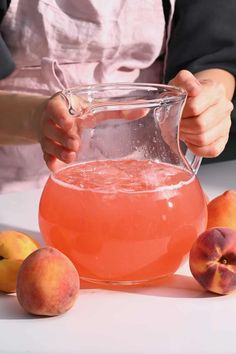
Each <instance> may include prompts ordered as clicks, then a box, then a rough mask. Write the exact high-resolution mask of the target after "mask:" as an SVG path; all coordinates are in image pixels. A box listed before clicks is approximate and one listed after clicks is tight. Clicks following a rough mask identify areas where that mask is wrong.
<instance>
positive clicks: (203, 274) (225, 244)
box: [189, 227, 236, 295]
mask: <svg viewBox="0 0 236 354" xmlns="http://www.w3.org/2000/svg"><path fill="white" fill-rule="evenodd" d="M189 265H190V270H191V273H192V275H193V277H194V278H195V279H196V280H197V281H198V282H199V283H200V284H201V285H202V286H203V288H205V289H206V290H209V291H211V292H214V293H217V294H222V295H223V294H229V293H231V292H233V291H235V290H236V230H234V229H231V228H223V227H218V228H211V229H207V230H206V231H205V232H203V233H202V234H201V235H200V236H199V237H198V238H197V240H196V241H195V242H194V244H193V246H192V248H191V251H190V255H189Z"/></svg>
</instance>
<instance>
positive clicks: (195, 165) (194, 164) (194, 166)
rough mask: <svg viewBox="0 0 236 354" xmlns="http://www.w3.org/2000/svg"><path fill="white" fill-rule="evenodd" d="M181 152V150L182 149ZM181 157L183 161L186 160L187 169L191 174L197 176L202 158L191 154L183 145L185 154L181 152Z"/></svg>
mask: <svg viewBox="0 0 236 354" xmlns="http://www.w3.org/2000/svg"><path fill="white" fill-rule="evenodd" d="M182 151H183V149H182ZM183 155H184V157H185V159H186V160H187V162H188V164H189V167H190V168H191V170H192V171H193V173H194V174H197V172H198V170H199V167H200V165H201V162H202V157H200V156H197V155H195V154H193V153H192V151H191V150H190V149H188V148H187V147H186V145H185V152H183Z"/></svg>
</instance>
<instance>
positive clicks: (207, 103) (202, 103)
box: [182, 80, 226, 118]
mask: <svg viewBox="0 0 236 354" xmlns="http://www.w3.org/2000/svg"><path fill="white" fill-rule="evenodd" d="M222 100H226V98H225V90H224V87H223V85H220V84H215V83H213V82H212V81H210V80H205V81H203V82H202V89H201V91H200V92H199V94H198V95H197V96H195V97H189V98H188V99H187V101H186V104H185V107H184V110H183V113H182V118H188V117H190V116H198V115H200V114H201V113H203V112H204V111H206V110H207V109H208V108H209V107H211V106H213V105H215V104H218V103H219V101H222ZM224 102H225V101H224Z"/></svg>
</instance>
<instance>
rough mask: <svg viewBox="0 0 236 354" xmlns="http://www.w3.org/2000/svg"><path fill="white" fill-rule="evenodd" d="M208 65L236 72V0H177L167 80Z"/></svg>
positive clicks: (202, 68) (194, 71) (235, 73)
mask: <svg viewBox="0 0 236 354" xmlns="http://www.w3.org/2000/svg"><path fill="white" fill-rule="evenodd" d="M208 68H220V69H225V70H227V71H229V72H231V73H232V74H233V75H236V0H227V1H225V0H176V5H175V11H174V17H173V26H172V32H171V37H170V41H169V49H168V59H167V71H166V81H167V82H168V81H169V80H170V79H172V78H173V77H174V76H175V75H176V74H177V72H178V71H179V70H181V69H187V70H190V71H191V72H193V73H196V72H198V71H201V70H204V69H208Z"/></svg>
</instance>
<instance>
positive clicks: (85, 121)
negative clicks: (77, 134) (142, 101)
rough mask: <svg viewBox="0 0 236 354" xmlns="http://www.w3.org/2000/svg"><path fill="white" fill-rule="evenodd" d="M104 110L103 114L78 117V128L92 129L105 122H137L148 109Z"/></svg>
mask: <svg viewBox="0 0 236 354" xmlns="http://www.w3.org/2000/svg"><path fill="white" fill-rule="evenodd" d="M107 109H108V110H107V111H106V110H104V111H103V112H97V113H96V112H95V113H94V114H91V113H90V114H86V115H84V116H78V126H79V127H83V128H93V127H95V126H96V125H97V124H99V123H101V122H104V121H107V120H115V119H121V120H138V119H141V118H143V117H145V116H146V115H147V114H148V112H149V109H148V108H136V109H128V110H117V109H116V110H109V107H108V108H107Z"/></svg>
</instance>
